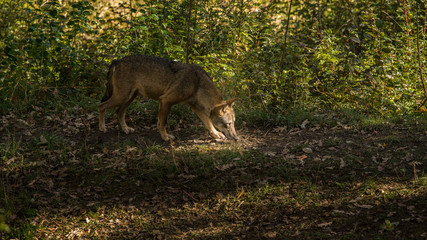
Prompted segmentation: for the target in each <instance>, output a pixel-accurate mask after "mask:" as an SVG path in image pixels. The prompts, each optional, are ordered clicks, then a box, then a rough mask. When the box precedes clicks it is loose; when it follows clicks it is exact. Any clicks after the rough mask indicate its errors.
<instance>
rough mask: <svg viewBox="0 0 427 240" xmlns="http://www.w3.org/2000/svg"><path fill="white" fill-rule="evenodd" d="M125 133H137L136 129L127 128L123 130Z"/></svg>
mask: <svg viewBox="0 0 427 240" xmlns="http://www.w3.org/2000/svg"><path fill="white" fill-rule="evenodd" d="M123 132H125V133H126V134H128V133H133V132H135V129H133V128H131V127H125V128H123Z"/></svg>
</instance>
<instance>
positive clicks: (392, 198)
mask: <svg viewBox="0 0 427 240" xmlns="http://www.w3.org/2000/svg"><path fill="white" fill-rule="evenodd" d="M190 121H192V120H190ZM107 122H108V121H107ZM143 122H144V120H142V119H140V118H139V117H138V116H135V115H131V119H130V120H129V125H130V126H132V127H135V129H136V131H135V132H134V133H132V134H128V135H126V134H123V133H121V132H120V131H118V128H117V126H116V124H115V123H111V122H110V123H109V124H107V128H108V130H109V131H108V132H107V133H101V132H99V131H98V130H97V119H96V115H95V114H94V113H91V112H85V111H84V110H82V109H79V108H76V109H72V110H70V111H63V112H49V113H47V112H43V111H42V110H41V109H38V110H37V109H36V110H34V111H31V112H30V113H28V114H26V115H21V116H17V115H15V114H9V115H6V116H2V117H1V119H0V125H1V127H0V133H1V137H0V141H1V146H2V154H3V156H2V162H1V165H0V166H1V167H0V170H1V173H0V176H1V180H2V181H3V184H2V188H3V190H2V196H1V197H2V198H3V199H2V201H1V202H2V203H4V204H5V207H4V208H5V209H6V212H7V214H6V224H8V225H10V227H11V229H12V230H11V232H10V233H4V234H7V235H4V236H5V237H6V238H8V237H10V238H25V236H26V237H29V236H30V237H29V238H36V239H44V238H50V237H53V238H63V239H143V238H145V239H182V238H187V239H253V238H264V239H274V238H277V239H282V238H290V239H302V238H311V239H336V238H340V239H345V238H349V239H366V238H375V239H390V238H394V239H426V238H427V230H426V228H425V225H426V220H427V217H426V216H427V204H426V203H427V201H426V199H427V189H426V188H427V185H426V183H427V180H426V176H425V168H426V164H427V147H426V146H427V131H426V128H425V127H423V126H419V125H417V124H411V125H405V124H401V125H393V124H388V125H384V126H365V127H357V126H351V125H344V124H339V123H338V124H336V125H335V126H323V125H321V124H316V123H310V122H309V121H304V122H302V123H301V124H300V125H299V126H295V127H288V126H276V127H272V128H256V127H253V126H250V127H249V126H246V125H245V124H242V125H240V126H236V129H237V130H238V133H239V135H240V137H241V140H240V141H237V142H235V141H222V142H217V141H215V140H213V139H211V138H210V137H209V136H208V135H207V133H206V131H205V130H204V128H203V127H202V125H201V123H199V122H200V121H198V122H197V123H196V124H195V125H194V124H193V123H190V122H189V121H179V120H176V122H175V123H174V124H173V127H171V128H172V129H171V130H170V132H171V133H172V134H174V135H175V136H176V137H177V140H176V141H175V142H174V143H165V142H163V141H162V140H161V138H160V135H159V134H158V132H157V130H156V127H155V122H153V121H151V122H149V124H146V123H144V124H143ZM0 236H1V234H0ZM354 237H355V238H354Z"/></svg>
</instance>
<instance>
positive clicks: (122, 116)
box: [116, 93, 138, 134]
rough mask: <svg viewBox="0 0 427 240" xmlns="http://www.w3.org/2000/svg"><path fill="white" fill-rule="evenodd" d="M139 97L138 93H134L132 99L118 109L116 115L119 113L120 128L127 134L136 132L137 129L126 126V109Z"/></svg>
mask: <svg viewBox="0 0 427 240" xmlns="http://www.w3.org/2000/svg"><path fill="white" fill-rule="evenodd" d="M137 96H138V94H137V93H134V94H133V95H132V97H131V98H130V99H129V100H128V101H127V102H126V103H123V104H122V105H120V106H119V108H118V109H117V111H116V113H117V117H118V120H119V124H120V127H121V128H122V131H123V132H124V133H126V134H128V133H130V132H134V131H135V129H133V128H131V127H128V125H127V124H126V119H125V115H126V109H127V108H128V107H129V105H130V104H131V103H132V101H133V100H134V99H135V98H136V97H137Z"/></svg>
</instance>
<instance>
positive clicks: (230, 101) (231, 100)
mask: <svg viewBox="0 0 427 240" xmlns="http://www.w3.org/2000/svg"><path fill="white" fill-rule="evenodd" d="M237 100H239V99H238V98H231V99H228V100H226V101H225V102H226V103H227V105H228V106H230V107H232V106H233V104H234V102H235V101H237Z"/></svg>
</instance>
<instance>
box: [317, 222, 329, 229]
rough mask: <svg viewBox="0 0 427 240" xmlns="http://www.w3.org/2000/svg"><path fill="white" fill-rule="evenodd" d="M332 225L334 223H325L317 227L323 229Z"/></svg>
mask: <svg viewBox="0 0 427 240" xmlns="http://www.w3.org/2000/svg"><path fill="white" fill-rule="evenodd" d="M331 225H332V222H325V223H321V224H317V226H318V227H321V228H323V227H327V226H331Z"/></svg>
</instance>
